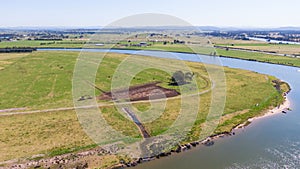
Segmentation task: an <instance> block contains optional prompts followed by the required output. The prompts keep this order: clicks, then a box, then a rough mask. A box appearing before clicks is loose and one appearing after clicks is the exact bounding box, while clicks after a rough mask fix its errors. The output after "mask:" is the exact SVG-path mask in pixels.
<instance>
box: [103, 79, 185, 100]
mask: <svg viewBox="0 0 300 169" xmlns="http://www.w3.org/2000/svg"><path fill="white" fill-rule="evenodd" d="M158 84H159V82H153V83H147V84H143V85H138V86H131V87H129V89H128V90H127V89H121V90H115V91H113V92H104V93H103V94H101V95H100V96H99V99H100V100H120V99H126V100H130V101H138V100H154V99H161V98H164V97H174V96H178V95H180V93H179V92H177V91H176V90H174V89H166V88H163V87H161V86H158Z"/></svg>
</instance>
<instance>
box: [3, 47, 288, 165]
mask: <svg viewBox="0 0 300 169" xmlns="http://www.w3.org/2000/svg"><path fill="white" fill-rule="evenodd" d="M78 54H79V53H78V52H34V53H31V54H29V55H26V56H25V55H24V56H23V55H22V56H19V55H18V56H17V55H15V56H14V55H11V57H10V55H7V56H4V55H3V56H2V55H1V58H3V59H2V60H1V61H5V62H10V63H11V64H7V65H5V66H4V67H5V68H4V69H2V70H0V79H1V80H2V79H3V80H2V82H1V83H0V97H1V100H0V109H9V108H26V109H27V110H40V109H48V108H60V107H71V106H72V105H73V103H72V76H73V69H74V65H75V63H76V59H77V56H78ZM91 55H97V53H93V54H92V53H91ZM128 56H129V55H126V54H112V53H111V54H108V55H107V56H106V57H105V58H104V59H103V60H102V62H101V64H100V66H99V69H98V73H97V75H96V81H95V86H97V87H98V88H100V89H102V90H103V91H110V89H111V81H112V77H113V74H114V72H115V70H116V69H117V68H118V65H119V64H121V63H122V61H124V60H125V59H126V58H127V57H128ZM136 57H137V58H139V59H142V60H144V61H146V62H151V61H159V62H161V61H163V60H165V61H167V62H168V63H169V64H170V65H176V64H175V63H176V62H179V61H176V60H167V59H159V58H152V57H143V56H136ZM184 63H185V64H186V65H188V66H189V67H190V68H191V71H192V72H194V73H195V80H196V82H197V86H198V89H197V92H199V93H200V92H203V91H206V90H209V89H210V88H211V87H212V83H211V82H210V81H209V80H207V79H208V78H207V75H208V74H207V72H206V69H205V67H204V66H203V65H202V64H201V63H192V62H184ZM181 69H182V68H181V67H176V66H174V67H172V71H175V70H181ZM224 70H225V73H226V89H227V96H226V105H225V110H224V113H223V116H224V117H225V119H224V120H223V121H222V123H221V124H219V127H218V128H217V130H216V131H215V133H222V132H226V131H230V130H231V128H233V127H235V126H237V125H238V124H241V123H243V122H245V121H246V120H247V119H249V118H251V117H254V116H257V115H260V114H262V113H263V112H264V111H265V110H267V109H270V108H272V107H275V106H277V105H278V104H280V103H281V102H282V101H283V97H282V92H284V91H281V92H278V91H277V90H276V89H275V88H274V86H273V85H274V83H273V82H272V81H273V80H275V78H274V77H270V76H266V75H261V74H258V73H255V72H250V71H245V70H237V69H230V68H224ZM124 73H126V72H124ZM170 79H171V75H170V74H168V73H166V72H164V71H162V70H157V69H147V70H144V71H142V72H139V73H138V74H137V75H136V76H134V77H133V78H132V80H131V83H130V84H131V86H135V85H142V84H146V83H151V82H157V81H159V82H160V84H159V85H160V86H162V87H164V88H166V89H174V90H176V91H179V87H178V86H170V85H169V82H170ZM87 87H91V86H89V85H88V84H87ZM184 87H186V88H189V87H190V86H189V84H187V85H186V86H184ZM95 90H96V96H99V95H101V94H102V93H101V92H100V91H99V90H97V89H95ZM200 100H201V102H200V103H199V104H200V110H199V112H198V115H197V118H196V120H195V124H194V126H193V128H192V130H191V132H190V133H189V135H188V137H187V138H186V140H185V141H186V142H189V141H193V140H197V139H198V138H199V135H200V132H201V129H202V125H203V123H204V122H205V120H206V116H207V114H208V112H209V107H210V104H211V92H207V93H204V94H202V95H201V96H200ZM180 102H181V98H175V99H168V100H166V108H165V109H164V112H163V113H162V114H161V116H158V117H157V118H156V119H154V120H151V121H147V111H148V110H149V109H150V108H151V104H150V103H149V102H135V103H134V111H136V115H137V116H138V117H145V119H144V124H143V125H144V127H145V129H146V130H147V131H148V132H149V134H150V135H151V136H156V135H159V134H161V133H163V132H164V131H166V130H167V129H168V128H169V126H170V125H172V123H173V122H174V121H175V120H176V118H177V116H178V114H179V112H180ZM99 103H102V104H104V106H101V107H100V109H101V111H102V115H103V117H104V118H105V119H106V121H107V123H108V124H110V125H111V126H112V127H113V128H114V129H116V130H118V131H120V132H122V133H123V134H124V135H127V136H131V137H133V138H141V134H140V132H139V130H138V128H137V127H136V125H135V124H134V122H132V121H130V120H129V119H128V118H126V117H124V116H123V115H122V114H120V112H118V110H117V108H116V107H115V106H112V105H110V102H106V101H104V102H102V101H99ZM105 104H106V105H105ZM22 111H23V110H22ZM239 112H240V113H239ZM0 114H1V113H0ZM228 117H230V118H228ZM0 128H1V130H0V149H1V150H4V151H2V152H1V154H0V161H7V160H12V159H19V158H31V157H32V156H33V155H36V154H44V155H45V157H49V156H50V157H51V156H55V155H59V154H65V153H68V152H74V151H79V150H82V149H90V148H92V147H95V144H94V142H93V141H92V140H91V139H90V138H89V137H88V136H87V135H86V134H85V132H84V131H83V130H82V129H81V126H80V123H79V122H78V119H77V115H76V112H75V111H74V110H68V111H59V112H47V113H35V114H24V115H12V116H0ZM106 157H108V158H106ZM122 158H123V157H122ZM122 158H121V157H118V156H113V157H110V156H109V155H107V156H101V160H102V163H101V165H102V167H103V166H104V168H107V167H109V166H112V165H114V164H117V163H119V160H120V159H122ZM97 165H98V166H99V165H100V164H95V166H97Z"/></svg>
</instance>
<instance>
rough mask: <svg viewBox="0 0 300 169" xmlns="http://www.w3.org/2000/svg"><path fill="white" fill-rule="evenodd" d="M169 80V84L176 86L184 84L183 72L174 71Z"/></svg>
mask: <svg viewBox="0 0 300 169" xmlns="http://www.w3.org/2000/svg"><path fill="white" fill-rule="evenodd" d="M171 81H172V82H171V84H172V85H176V86H179V85H183V84H185V77H184V73H183V72H182V71H176V72H174V73H173V76H172V79H171Z"/></svg>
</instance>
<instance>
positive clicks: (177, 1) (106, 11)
mask: <svg viewBox="0 0 300 169" xmlns="http://www.w3.org/2000/svg"><path fill="white" fill-rule="evenodd" d="M0 2H1V3H0V4H1V5H0V27H16V26H43V27H45V26H64V27H70V26H77V27H86V26H106V25H108V24H110V23H112V22H115V21H117V20H119V19H122V18H124V17H128V16H132V15H137V14H143V13H159V14H166V15H171V16H174V17H178V18H180V19H182V20H184V21H186V22H188V23H190V24H191V25H194V26H221V27H285V26H298V27H300V17H299V12H298V11H299V7H300V1H299V0H105V1H103V0H0ZM168 26H169V25H168Z"/></svg>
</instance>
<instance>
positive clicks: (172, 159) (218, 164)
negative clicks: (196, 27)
mask: <svg viewBox="0 0 300 169" xmlns="http://www.w3.org/2000/svg"><path fill="white" fill-rule="evenodd" d="M39 50H50V49H39ZM51 50H73V51H81V49H51ZM84 51H91V52H107V51H108V50H105V49H84ZM110 52H117V53H126V54H141V55H146V56H154V57H163V58H176V59H182V60H188V61H194V62H208V63H214V61H213V60H214V59H211V58H212V57H210V56H202V55H201V58H202V59H200V58H199V57H197V56H196V55H195V54H184V53H173V52H160V51H135V50H110ZM220 61H221V63H222V64H223V65H224V66H228V67H231V68H239V69H245V70H251V71H255V72H258V73H262V74H269V75H272V76H276V77H277V78H279V79H282V80H284V81H286V82H288V83H289V84H290V85H291V88H292V91H291V92H290V94H289V95H288V98H289V100H290V101H291V108H292V111H290V112H288V113H287V114H277V115H274V116H270V117H266V118H262V119H258V120H255V121H254V122H253V123H252V124H251V125H249V126H248V127H246V128H244V129H240V130H238V131H237V134H236V135H234V136H230V137H224V138H221V139H217V140H216V141H215V144H214V145H213V146H210V147H206V146H198V147H197V148H193V149H192V150H190V151H186V152H183V153H179V154H175V155H172V156H169V157H165V158H161V159H158V160H154V161H151V162H146V163H143V164H140V165H138V166H137V167H135V168H136V169H169V168H170V169H171V168H172V169H196V168H203V169H210V168H212V169H215V168H216V169H218V168H251V169H252V168H289V169H290V168H300V115H299V113H300V105H299V104H297V103H300V71H299V69H300V68H295V67H289V66H282V65H274V64H268V63H260V62H252V61H246V60H239V59H232V58H220Z"/></svg>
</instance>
